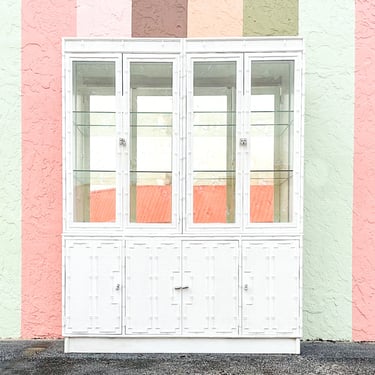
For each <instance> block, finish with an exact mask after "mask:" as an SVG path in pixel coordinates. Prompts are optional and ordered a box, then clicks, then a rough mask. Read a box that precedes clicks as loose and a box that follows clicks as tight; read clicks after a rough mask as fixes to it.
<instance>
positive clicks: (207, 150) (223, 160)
mask: <svg viewBox="0 0 375 375" xmlns="http://www.w3.org/2000/svg"><path fill="white" fill-rule="evenodd" d="M192 147H193V149H192V155H193V158H192V163H193V222H194V223H234V222H235V215H236V212H235V207H236V203H235V190H236V179H235V172H236V171H235V170H236V62H235V61H228V62H195V63H194V97H193V140H192Z"/></svg>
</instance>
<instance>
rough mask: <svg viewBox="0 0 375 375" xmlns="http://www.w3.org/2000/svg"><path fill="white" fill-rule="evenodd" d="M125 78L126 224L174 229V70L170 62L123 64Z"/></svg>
mask: <svg viewBox="0 0 375 375" xmlns="http://www.w3.org/2000/svg"><path fill="white" fill-rule="evenodd" d="M125 66H126V72H125V77H124V79H125V80H126V81H125V96H124V101H125V103H126V104H125V106H126V108H127V109H126V111H125V119H127V120H126V121H125V126H126V133H127V136H126V138H127V140H128V142H127V143H128V144H127V147H126V149H127V168H128V171H129V173H127V174H126V178H127V183H126V190H127V191H126V202H125V205H126V208H125V215H126V222H127V223H128V225H129V226H131V227H134V228H137V227H145V226H147V227H148V228H152V227H158V228H164V227H169V228H170V227H171V226H176V225H177V222H178V221H177V211H178V201H177V197H178V186H179V182H178V180H177V176H178V174H177V161H178V125H179V124H178V120H179V100H178V78H177V77H178V76H177V74H178V70H177V62H176V60H175V59H163V60H153V59H146V58H142V59H129V60H126V65H125Z"/></svg>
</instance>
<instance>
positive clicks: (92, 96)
mask: <svg viewBox="0 0 375 375" xmlns="http://www.w3.org/2000/svg"><path fill="white" fill-rule="evenodd" d="M71 64H72V65H71V68H72V76H71V81H69V82H67V85H68V87H71V91H70V92H72V96H71V102H70V103H67V105H68V108H71V111H69V112H68V117H70V121H71V122H69V123H70V124H72V126H69V127H68V132H67V135H68V143H67V145H68V154H69V155H70V156H71V157H70V158H69V159H68V160H67V163H68V165H69V168H68V171H69V173H68V176H67V177H68V183H69V186H70V187H71V188H70V189H69V190H70V191H71V192H72V194H71V195H70V196H69V198H70V199H69V203H68V204H69V207H70V208H69V213H70V214H69V216H70V220H69V222H73V223H101V225H102V224H103V223H112V224H113V223H115V222H119V221H120V220H121V218H120V214H119V211H120V207H121V205H120V201H121V195H120V191H121V189H120V188H119V186H120V185H119V184H120V181H119V178H118V170H119V168H118V166H119V164H118V162H119V158H118V155H119V149H118V144H117V134H118V129H119V124H120V114H119V100H120V94H121V82H120V80H121V77H120V74H118V73H119V67H120V60H119V59H116V60H114V59H111V60H110V59H97V60H88V59H82V60H75V61H72V62H71ZM81 225H82V224H81Z"/></svg>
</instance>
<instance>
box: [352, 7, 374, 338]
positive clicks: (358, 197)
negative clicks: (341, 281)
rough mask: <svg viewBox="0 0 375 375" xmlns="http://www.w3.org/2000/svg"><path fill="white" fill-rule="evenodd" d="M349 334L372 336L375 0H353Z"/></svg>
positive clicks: (357, 336)
mask: <svg viewBox="0 0 375 375" xmlns="http://www.w3.org/2000/svg"><path fill="white" fill-rule="evenodd" d="M355 68H356V69H355V71H356V76H355V78H356V92H355V123H356V126H355V137H354V141H355V145H354V150H355V154H354V205H353V339H354V340H365V341H368V340H375V293H374V290H375V251H374V249H375V178H374V177H375V124H374V118H375V92H374V91H375V82H374V81H375V3H374V2H373V1H363V0H362V1H360V0H357V1H356V67H355Z"/></svg>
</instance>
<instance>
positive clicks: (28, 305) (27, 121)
mask: <svg viewBox="0 0 375 375" xmlns="http://www.w3.org/2000/svg"><path fill="white" fill-rule="evenodd" d="M75 28H76V2H75V0H64V1H58V2H56V1H51V0H33V1H28V0H23V1H22V57H21V58H22V321H21V334H22V337H23V338H33V337H58V336H60V335H61V288H62V285H61V256H62V254H61V232H62V188H61V186H62V175H61V174H62V170H61V163H62V159H61V140H62V136H61V121H62V113H61V102H62V98H61V60H62V59H61V38H62V37H68V36H75V33H76V31H75Z"/></svg>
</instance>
